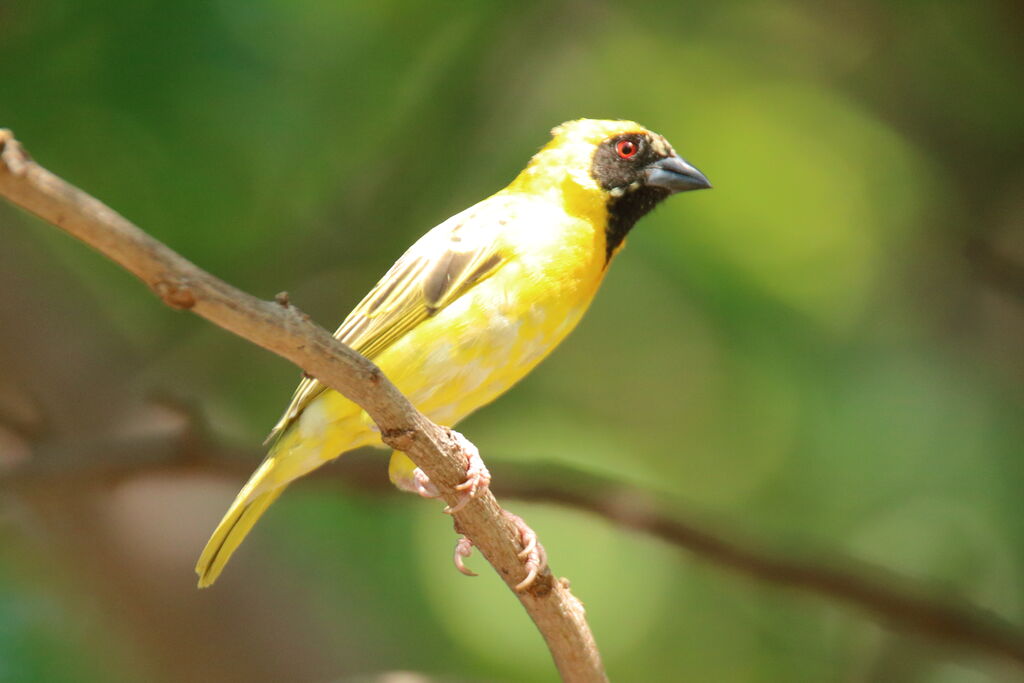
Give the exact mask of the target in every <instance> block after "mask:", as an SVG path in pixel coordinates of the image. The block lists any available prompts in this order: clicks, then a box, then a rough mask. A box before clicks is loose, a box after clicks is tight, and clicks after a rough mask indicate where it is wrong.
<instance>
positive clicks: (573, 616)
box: [0, 129, 606, 681]
mask: <svg viewBox="0 0 1024 683" xmlns="http://www.w3.org/2000/svg"><path fill="white" fill-rule="evenodd" d="M0 195H2V196H4V197H6V198H7V199H8V200H10V201H11V202H12V203H14V204H16V205H18V206H20V207H21V208H23V209H25V210H27V211H29V212H31V213H34V214H35V215H37V216H39V217H40V218H42V219H44V220H46V221H48V222H50V223H53V224H54V225H56V226H57V227H59V228H61V229H62V230H64V231H65V232H68V233H69V234H71V235H73V236H75V237H77V238H78V239H80V240H82V241H83V242H85V243H86V244H89V245H90V246H92V247H94V248H95V249H97V250H98V251H100V252H101V253H103V254H104V255H106V256H108V257H109V258H111V259H112V260H114V261H115V262H117V263H118V264H120V265H121V266H122V267H124V268H125V269H126V270H128V271H130V272H131V273H133V274H135V275H136V276H137V277H139V278H140V279H141V280H142V281H143V282H145V283H146V284H147V285H148V286H149V287H150V288H151V289H152V290H153V291H154V292H156V293H157V295H158V296H160V298H161V299H163V301H164V303H166V304H167V305H169V306H171V307H173V308H178V309H183V310H190V311H192V312H193V313H195V314H197V315H199V316H201V317H203V318H206V319H207V320H209V321H210V322H212V323H214V324H216V325H219V326H220V327H223V328H224V329H226V330H228V331H229V332H233V333H234V334H236V335H238V336H240V337H242V338H243V339H246V340H248V341H250V342H252V343H254V344H257V345H259V346H262V347H263V348H265V349H267V350H269V351H273V352H274V353H276V354H278V355H280V356H282V357H284V358H287V359H288V360H290V361H292V362H293V363H295V364H296V365H298V366H299V367H300V368H302V370H303V371H305V372H308V373H309V374H310V375H312V376H314V377H316V378H317V379H319V380H320V381H322V382H323V383H324V384H326V385H327V386H329V387H331V388H332V389H335V390H337V391H340V392H341V393H343V394H344V395H345V396H347V397H348V398H350V399H351V400H353V401H355V402H356V403H357V404H359V405H360V406H361V407H362V408H363V409H364V410H365V411H366V412H367V413H368V414H369V415H370V417H371V418H372V419H373V420H374V422H375V423H376V424H377V425H378V427H379V428H380V430H381V434H382V435H387V434H396V435H401V441H402V443H401V450H403V451H404V452H405V453H406V454H407V455H408V456H409V457H410V458H411V459H412V460H413V462H415V463H416V464H417V465H418V466H419V467H420V468H421V469H422V470H423V471H424V472H426V473H427V475H428V476H429V477H430V479H431V481H432V482H434V484H435V485H436V486H437V487H438V489H439V490H440V491H441V493H442V495H443V497H444V499H445V501H446V502H447V503H448V504H449V505H455V504H456V503H457V501H458V492H457V491H456V490H455V488H454V487H455V486H456V485H458V484H459V483H460V482H461V481H462V479H463V478H464V477H465V471H466V461H465V458H464V456H462V455H460V454H459V450H458V448H457V444H456V443H455V441H454V439H453V438H452V437H451V435H450V432H449V430H447V429H444V428H442V427H439V426H437V425H435V424H434V423H432V422H431V421H429V420H428V419H427V418H426V417H424V416H423V415H422V414H421V413H420V412H419V411H417V410H416V408H415V407H413V405H412V404H411V403H409V401H408V400H407V399H406V398H405V397H404V396H403V395H402V394H401V393H400V392H399V391H398V389H396V388H395V386H394V385H393V384H392V383H391V382H390V381H389V380H388V379H387V378H386V377H385V376H384V375H383V373H382V372H381V371H380V369H379V368H377V366H375V365H374V364H373V363H371V362H370V361H369V360H367V359H366V358H364V357H363V356H361V355H360V354H358V353H356V352H355V351H353V350H352V349H350V348H348V347H347V346H345V345H344V344H342V343H341V342H339V341H338V340H336V339H334V338H333V337H332V336H331V335H330V333H329V332H327V330H325V329H323V328H322V327H319V326H318V325H316V324H314V323H313V322H311V321H310V320H309V318H308V316H306V315H305V314H303V313H301V312H300V311H298V310H297V309H296V308H295V307H294V306H292V305H290V304H289V303H288V302H287V301H281V300H279V301H276V302H272V301H263V300H260V299H257V298H255V297H253V296H251V295H249V294H246V293H245V292H243V291H241V290H239V289H236V288H234V287H232V286H230V285H228V284H227V283H225V282H223V281H222V280H219V279H218V278H215V277H213V276H212V275H210V274H209V273H207V272H206V271H204V270H202V269H200V268H198V267H197V266H195V265H194V264H192V263H191V262H190V261H188V260H186V259H184V258H183V257H181V256H180V255H179V254H177V253H176V252H174V251H173V250H171V249H170V248H168V247H167V246H165V245H164V244H163V243H161V242H159V241H158V240H156V239H154V238H153V237H151V236H149V235H148V234H146V233H145V232H143V231H142V230H141V229H139V228H138V227H136V226H135V225H134V224H132V223H131V222H129V221H128V220H127V219H125V218H124V217H122V216H121V215H119V214H118V213H116V212H115V211H113V210H112V209H110V208H109V207H107V206H106V205H105V204H103V203H102V202H100V201H98V200H97V199H95V198H93V197H91V196H90V195H88V194H86V193H85V192H83V191H81V190H79V189H78V188H76V187H74V186H72V185H70V184H68V183H67V182H65V181H64V180H62V179H60V178H58V177H57V176H55V175H54V174H52V173H50V172H49V171H47V170H46V169H44V168H43V167H42V166H40V165H38V164H37V163H35V162H34V161H33V160H32V159H31V157H30V156H29V155H28V154H27V153H26V152H25V150H24V149H23V147H22V146H21V144H20V143H18V141H17V140H15V139H14V136H13V134H12V133H11V132H10V131H7V130H3V129H0ZM385 441H388V439H387V438H385ZM455 522H456V525H457V527H458V529H459V530H460V531H461V532H462V533H464V534H465V535H466V536H467V537H469V538H470V539H471V540H472V541H473V544H474V545H475V546H476V547H477V548H478V549H479V550H480V553H481V554H482V555H483V556H484V557H485V558H486V559H487V561H488V562H490V563H491V565H492V566H494V568H495V570H496V571H497V572H498V575H499V576H501V578H502V579H503V580H504V581H505V583H506V584H507V585H508V586H509V588H510V589H512V590H513V591H514V592H515V590H514V589H515V586H516V584H517V583H519V582H520V581H521V580H522V579H523V577H524V576H525V571H524V569H523V564H522V562H521V561H520V560H519V558H518V556H517V553H518V552H519V550H520V548H519V532H518V530H517V529H516V527H515V525H514V524H513V523H512V522H511V521H510V520H509V519H508V518H507V517H505V516H504V515H502V510H501V508H500V507H499V506H498V503H497V501H496V500H495V498H494V496H493V495H491V493H490V492H485V493H484V495H482V496H480V497H478V498H476V499H474V500H473V501H472V502H471V503H470V504H469V505H467V506H466V507H465V508H464V509H463V510H461V511H460V512H458V513H456V515H455ZM516 596H517V597H518V598H519V600H520V602H521V603H522V604H523V606H524V607H525V608H526V610H527V612H528V613H529V614H530V617H531V618H532V619H533V621H534V623H535V624H536V625H537V628H538V629H539V630H540V632H541V634H542V635H543V637H544V640H545V641H546V642H547V644H548V648H549V649H550V651H551V654H552V657H553V658H554V661H555V665H556V666H557V667H558V670H559V673H560V674H561V675H562V678H563V679H564V680H566V681H602V680H605V679H606V676H605V674H604V669H603V666H602V664H601V658H600V654H599V653H598V650H597V646H596V644H595V642H594V639H593V636H592V634H591V632H590V628H589V626H588V625H587V623H586V619H585V617H584V614H583V607H582V605H581V604H580V602H579V600H577V599H576V597H575V596H573V595H572V593H571V592H570V591H569V590H568V588H567V587H566V585H565V582H563V581H560V580H558V579H556V578H555V577H554V576H553V575H552V574H551V572H550V571H545V572H543V573H542V574H541V575H540V576H539V577H538V578H537V580H536V581H535V582H534V583H533V584H531V586H530V587H529V588H527V589H526V590H524V591H520V592H516Z"/></svg>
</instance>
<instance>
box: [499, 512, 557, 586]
mask: <svg viewBox="0 0 1024 683" xmlns="http://www.w3.org/2000/svg"><path fill="white" fill-rule="evenodd" d="M501 514H502V515H503V516H504V517H505V518H506V519H508V520H509V521H510V522H512V524H514V525H515V527H516V529H517V530H518V531H519V541H520V542H521V543H522V544H523V549H522V550H520V551H519V559H520V560H522V561H523V569H525V570H526V578H524V579H523V580H522V581H520V582H519V583H517V584H516V590H517V591H519V592H522V591H524V590H526V589H527V588H529V587H530V586H532V585H533V582H534V581H536V580H537V577H538V576H539V575H540V573H541V572H542V571H544V570H545V569H547V566H548V554H547V552H545V550H544V546H542V545H541V544H540V541H539V540H538V538H537V532H536V531H534V530H533V529H531V528H530V527H529V526H528V525H527V524H526V522H524V521H523V518H522V517H520V516H519V515H517V514H515V513H513V512H509V511H508V510H502V511H501Z"/></svg>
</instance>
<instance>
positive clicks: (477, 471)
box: [410, 429, 491, 515]
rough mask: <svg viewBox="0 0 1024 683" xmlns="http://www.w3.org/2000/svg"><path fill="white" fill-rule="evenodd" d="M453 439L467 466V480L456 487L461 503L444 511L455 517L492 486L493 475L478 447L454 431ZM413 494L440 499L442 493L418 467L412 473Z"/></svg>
mask: <svg viewBox="0 0 1024 683" xmlns="http://www.w3.org/2000/svg"><path fill="white" fill-rule="evenodd" d="M449 431H450V432H451V435H452V438H453V439H454V440H455V442H456V443H457V444H458V445H459V449H460V450H461V451H462V452H463V453H464V454H465V456H466V460H467V464H466V479H465V481H463V482H462V483H461V484H459V485H458V486H456V487H455V490H457V491H458V492H459V501H458V502H457V503H456V504H455V505H454V506H452V505H449V506H447V507H445V509H444V511H445V513H446V514H449V515H454V514H455V513H456V512H458V511H459V510H461V509H462V508H464V507H466V506H467V505H468V504H469V501H471V500H473V499H474V498H476V497H477V496H479V495H481V494H482V493H483V492H484V491H486V490H487V489H488V488H489V487H490V485H491V473H490V472H488V471H487V466H486V465H484V461H483V458H481V457H480V451H478V450H477V448H476V446H474V445H473V444H472V443H470V442H469V440H468V439H467V438H466V437H464V436H463V435H462V434H459V433H458V432H457V431H455V430H454V429H451V430H449ZM410 489H411V490H412V492H413V493H418V494H419V495H421V496H423V497H424V498H440V497H441V493H440V492H439V491H438V490H437V487H436V486H434V484H433V482H431V481H430V477H428V476H427V475H426V473H425V472H424V471H423V470H421V469H420V468H419V467H417V468H416V469H415V470H413V472H412V482H411V487H410Z"/></svg>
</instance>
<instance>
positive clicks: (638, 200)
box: [513, 119, 711, 256]
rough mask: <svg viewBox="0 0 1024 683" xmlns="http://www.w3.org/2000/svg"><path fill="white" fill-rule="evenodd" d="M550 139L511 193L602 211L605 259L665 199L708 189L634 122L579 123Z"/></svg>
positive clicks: (654, 136) (563, 127)
mask: <svg viewBox="0 0 1024 683" xmlns="http://www.w3.org/2000/svg"><path fill="white" fill-rule="evenodd" d="M551 135H552V139H551V141H550V142H549V143H548V144H547V145H545V146H544V147H543V148H542V149H541V150H540V151H539V152H538V153H537V154H536V155H535V156H534V157H533V159H532V160H531V162H530V164H529V166H527V167H526V169H525V170H524V171H523V173H522V174H520V177H519V178H517V179H516V181H515V183H513V187H515V186H516V185H520V186H521V187H523V188H524V189H525V188H526V187H529V189H530V191H531V192H560V193H561V194H562V196H563V199H564V201H565V202H566V203H567V204H573V205H575V206H576V207H577V208H578V209H579V210H580V211H581V212H588V211H589V210H595V209H597V208H599V209H600V210H603V211H606V212H607V227H606V233H607V242H608V254H609V256H610V255H611V254H612V253H614V252H615V251H616V250H617V249H618V248H619V246H620V245H621V244H622V241H623V239H625V237H626V234H627V233H628V232H629V230H630V229H631V228H632V227H633V225H634V224H635V223H636V222H637V221H638V220H639V219H640V218H641V217H642V216H644V214H646V213H648V212H649V211H650V210H651V209H653V208H654V207H655V206H656V205H657V204H658V203H659V202H661V201H662V200H663V199H665V198H666V197H668V196H669V195H672V194H675V193H677V192H685V191H686V190H702V189H706V188H710V187H711V183H710V182H708V179H707V178H706V177H704V174H702V173H701V172H700V171H698V170H697V169H696V168H694V167H693V166H691V165H690V164H689V163H687V162H686V161H685V160H684V159H683V158H682V157H680V156H679V155H678V154H676V151H675V150H674V149H673V148H672V145H670V144H669V143H668V141H667V140H666V139H665V138H664V137H662V136H661V135H658V134H657V133H654V132H652V131H650V130H647V129H646V128H644V127H643V126H641V125H640V124H638V123H634V122H633V121H608V120H599V119H577V120H575V121H567V122H566V123H563V124H562V125H560V126H558V127H556V128H555V129H554V130H552V131H551Z"/></svg>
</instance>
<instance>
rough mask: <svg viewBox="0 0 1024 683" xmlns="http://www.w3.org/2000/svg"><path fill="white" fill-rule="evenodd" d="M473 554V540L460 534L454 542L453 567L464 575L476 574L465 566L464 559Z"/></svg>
mask: <svg viewBox="0 0 1024 683" xmlns="http://www.w3.org/2000/svg"><path fill="white" fill-rule="evenodd" d="M472 554H473V541H471V540H469V539H468V538H466V537H465V536H460V537H459V540H458V541H457V542H456V543H455V568H456V569H458V570H459V571H460V572H462V573H463V574H465V575H466V576H477V573H476V572H475V571H473V570H472V569H470V568H469V567H467V566H466V564H465V562H464V560H465V559H466V558H468V557H469V556H470V555H472Z"/></svg>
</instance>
